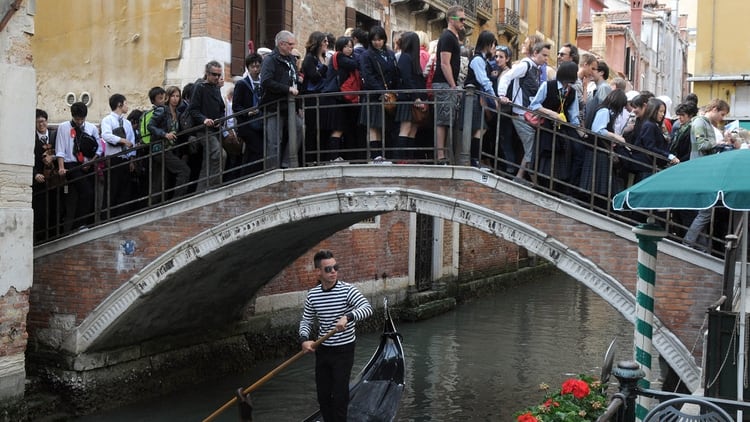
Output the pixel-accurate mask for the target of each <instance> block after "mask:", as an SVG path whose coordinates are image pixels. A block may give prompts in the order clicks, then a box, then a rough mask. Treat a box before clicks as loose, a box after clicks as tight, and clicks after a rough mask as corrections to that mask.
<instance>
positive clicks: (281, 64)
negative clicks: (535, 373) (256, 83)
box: [259, 31, 303, 168]
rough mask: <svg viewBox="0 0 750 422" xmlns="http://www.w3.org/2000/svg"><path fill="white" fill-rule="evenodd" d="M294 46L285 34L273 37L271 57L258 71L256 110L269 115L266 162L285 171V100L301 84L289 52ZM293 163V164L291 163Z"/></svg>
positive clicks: (298, 125)
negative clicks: (257, 104) (259, 109)
mask: <svg viewBox="0 0 750 422" xmlns="http://www.w3.org/2000/svg"><path fill="white" fill-rule="evenodd" d="M295 45H297V38H296V37H295V36H294V34H293V33H291V32H289V31H280V32H279V33H278V34H276V48H275V49H274V50H273V52H272V53H271V54H269V55H268V56H266V58H265V59H263V64H262V65H261V68H260V81H261V82H260V85H261V87H262V91H263V96H262V97H261V99H260V104H259V106H260V107H263V108H264V111H263V113H264V114H265V115H266V116H269V118H268V121H267V123H266V160H269V159H271V160H273V161H272V162H271V164H272V167H279V166H280V167H281V168H286V167H289V166H290V163H289V149H288V144H289V134H288V133H287V132H288V121H289V120H288V113H289V112H291V113H294V112H295V110H288V108H289V106H288V104H289V101H287V99H288V97H289V96H290V95H291V96H295V97H296V96H297V95H299V90H298V88H297V87H298V86H300V85H301V84H302V80H301V79H300V75H299V72H298V70H297V63H296V61H295V58H294V56H293V55H292V50H294V46H295ZM295 123H296V130H297V131H296V133H297V146H301V145H302V143H303V139H302V120H301V118H300V117H299V116H297V118H296V119H295ZM295 164H296V163H295Z"/></svg>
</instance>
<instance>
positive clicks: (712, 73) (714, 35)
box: [708, 0, 718, 98]
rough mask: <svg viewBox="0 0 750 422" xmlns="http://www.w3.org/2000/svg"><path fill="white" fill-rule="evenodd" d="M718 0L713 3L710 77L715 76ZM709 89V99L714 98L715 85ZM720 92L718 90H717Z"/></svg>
mask: <svg viewBox="0 0 750 422" xmlns="http://www.w3.org/2000/svg"><path fill="white" fill-rule="evenodd" d="M715 38H716V0H714V1H712V2H711V56H710V59H709V64H708V68H709V70H710V72H711V73H710V75H711V76H712V77H713V76H714V63H715V62H714V61H715V60H716V56H715V55H714V48H716V39H715ZM708 89H709V91H708V92H709V95H708V98H714V97H715V95H714V84H709V85H708ZM717 91H718V90H717Z"/></svg>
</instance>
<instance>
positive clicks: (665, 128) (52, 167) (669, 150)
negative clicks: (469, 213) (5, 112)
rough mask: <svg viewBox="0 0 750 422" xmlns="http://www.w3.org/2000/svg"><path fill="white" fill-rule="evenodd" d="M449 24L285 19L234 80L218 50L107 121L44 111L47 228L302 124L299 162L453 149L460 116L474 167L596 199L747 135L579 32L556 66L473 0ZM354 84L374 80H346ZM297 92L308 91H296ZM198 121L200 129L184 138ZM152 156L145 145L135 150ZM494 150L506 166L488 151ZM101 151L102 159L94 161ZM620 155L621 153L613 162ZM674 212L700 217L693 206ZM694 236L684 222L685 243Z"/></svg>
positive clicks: (256, 165) (238, 170)
mask: <svg viewBox="0 0 750 422" xmlns="http://www.w3.org/2000/svg"><path fill="white" fill-rule="evenodd" d="M446 22H447V28H446V29H445V30H444V31H443V32H442V34H441V35H440V37H439V38H438V39H437V40H429V39H428V36H427V34H426V33H424V32H421V31H407V32H404V33H402V34H401V35H400V37H399V39H397V40H395V41H394V42H393V44H394V48H391V47H389V42H388V37H387V33H386V31H385V29H384V28H382V27H380V26H373V27H372V28H370V30H369V32H366V31H364V30H363V29H360V28H354V29H348V30H347V31H346V32H345V34H344V35H342V36H339V37H336V36H334V35H333V34H326V33H323V32H318V31H315V32H313V33H311V34H310V35H309V37H308V39H307V42H306V43H305V46H304V54H300V50H299V48H301V46H300V45H298V43H297V37H296V36H295V34H293V33H291V32H289V31H281V32H279V33H278V34H277V35H276V37H275V40H274V41H275V42H274V46H275V48H274V49H273V50H271V49H267V48H261V49H258V51H255V52H252V53H251V54H249V55H248V56H247V57H246V58H245V61H244V68H245V73H244V75H243V76H241V77H239V76H237V77H235V78H234V79H233V80H232V81H229V82H226V83H225V82H224V67H223V66H222V65H221V64H220V63H219V62H216V61H210V62H208V63H207V64H206V66H205V69H204V75H203V76H202V77H201V78H199V79H198V80H197V81H196V82H195V83H190V84H187V85H186V86H185V87H183V88H179V87H176V86H169V87H166V88H162V87H154V88H152V89H151V90H150V91H149V99H150V101H151V103H152V108H151V109H149V110H146V111H145V112H142V111H140V110H130V109H129V106H128V102H127V99H126V98H125V96H123V95H121V94H114V95H112V96H111V97H110V98H109V106H110V109H111V113H110V114H109V115H107V116H105V117H104V118H103V119H102V121H101V122H99V124H98V125H95V124H92V123H91V122H88V121H86V116H87V112H88V110H87V108H86V105H85V104H83V103H75V104H73V105H72V106H71V108H70V112H71V120H70V121H67V122H63V123H62V124H60V125H59V127H58V128H57V130H56V131H53V130H51V129H49V128H48V127H47V113H46V112H45V111H43V110H37V114H36V142H35V148H34V153H35V166H34V176H33V188H34V203H33V206H34V212H35V232H36V233H37V238H48V237H50V236H54V235H59V234H62V233H65V232H68V231H71V230H73V229H77V228H81V227H86V226H88V225H90V224H92V223H93V221H94V215H95V214H96V213H97V212H98V210H100V209H106V210H108V211H107V213H108V215H107V217H112V216H117V215H120V214H124V213H128V212H132V211H134V210H136V209H138V208H139V207H142V206H148V205H152V204H154V203H158V202H160V201H163V200H165V199H170V198H172V197H180V196H183V195H185V194H188V193H191V192H201V191H204V190H206V189H208V188H210V187H212V186H217V185H219V184H221V183H223V182H225V181H227V180H231V179H233V178H236V177H240V176H243V175H248V174H253V173H255V172H258V171H260V170H262V169H263V168H277V167H280V168H285V167H289V166H290V157H292V156H293V155H292V154H290V152H291V151H290V148H289V142H288V140H289V135H290V134H289V133H288V132H289V130H290V128H291V129H292V130H294V131H295V135H296V139H297V140H298V142H296V145H297V146H299V148H300V150H299V151H297V154H295V155H296V156H298V157H299V160H300V163H301V164H303V165H305V164H309V163H311V162H312V163H322V162H330V161H334V162H335V161H341V160H356V159H359V160H370V161H371V162H374V163H383V162H386V161H385V160H390V161H391V162H395V163H402V162H404V163H407V162H420V160H425V161H427V160H429V161H430V162H437V163H441V164H443V163H448V162H449V161H450V160H451V157H452V155H453V152H454V151H452V150H451V148H450V143H449V142H447V140H448V137H449V136H450V132H451V130H452V128H454V127H459V128H463V130H470V133H471V144H470V159H471V165H473V166H476V167H479V168H482V169H486V170H491V171H496V172H498V173H501V174H504V175H506V176H508V177H510V178H512V179H514V180H515V181H517V182H519V183H523V184H532V182H537V183H538V182H540V181H541V180H540V179H539V178H540V177H541V178H548V179H550V180H552V179H554V180H559V181H563V182H565V183H564V184H562V185H555V184H550V186H553V188H555V189H559V190H560V191H561V193H562V194H564V195H571V196H581V195H583V196H584V197H585V198H582V199H585V200H587V201H588V200H591V198H592V196H590V195H593V198H594V202H595V203H596V202H601V204H600V205H601V206H606V201H607V199H608V198H611V196H612V195H614V194H615V193H617V192H618V191H620V190H621V189H622V188H623V187H625V186H627V185H628V184H631V183H634V182H637V181H639V180H641V179H643V178H644V177H647V176H648V175H650V174H653V172H654V171H656V170H658V169H659V168H663V167H665V166H669V165H674V164H676V163H679V162H682V161H686V160H689V159H694V158H696V157H699V156H701V155H703V154H707V153H712V152H714V151H716V150H721V149H725V148H732V147H739V144H736V143H735V142H736V141H737V138H736V137H733V136H727V137H725V134H724V133H723V132H722V131H721V130H719V127H720V126H721V124H722V122H723V120H724V118H725V117H726V115H727V114H728V112H729V105H728V104H727V103H726V102H725V101H723V100H720V99H714V100H711V101H709V102H708V103H707V104H706V105H704V106H703V107H700V106H699V101H698V98H697V97H696V96H695V95H692V94H691V95H688V96H687V97H686V99H685V101H684V102H682V103H681V104H678V105H677V106H676V107H675V108H674V109H673V108H672V103H671V100H670V99H669V98H668V97H666V96H655V95H654V94H653V93H650V92H646V91H642V92H637V91H633V90H632V88H630V87H629V83H628V82H627V81H626V80H625V79H623V78H622V77H618V76H615V75H611V74H610V70H609V67H608V66H607V64H606V62H605V61H603V60H601V59H599V58H597V57H595V56H594V55H592V54H589V53H581V54H579V50H578V48H577V47H576V46H575V45H573V44H571V43H565V44H563V45H562V46H561V47H560V48H559V51H558V52H557V65H558V66H557V68H553V67H552V66H551V65H549V64H548V60H549V56H550V54H552V52H551V47H552V46H551V44H550V43H547V42H545V41H544V39H543V38H542V37H539V36H536V35H532V36H529V37H528V38H527V39H526V40H525V41H524V43H523V44H522V45H521V48H520V51H519V52H518V57H517V60H516V61H513V52H512V51H511V49H510V48H509V47H508V46H504V45H498V41H497V39H496V37H495V35H494V34H493V33H492V32H490V31H482V32H481V33H479V34H478V36H477V41H476V45H475V46H474V47H473V48H468V47H467V46H466V43H465V28H464V22H465V15H464V10H463V9H462V7H461V6H451V7H450V8H449V9H448V10H447V11H446ZM469 87H471V88H473V89H474V90H475V92H476V93H477V95H474V96H473V97H471V98H473V99H472V101H474V104H473V108H472V109H473V110H474V113H473V114H472V116H471V121H470V122H464V121H463V114H462V113H460V107H461V104H462V98H463V93H464V92H465V89H466V88H469ZM394 90H395V91H396V92H397V94H396V95H395V96H394V98H393V100H394V101H395V102H394V103H392V104H391V103H390V100H391V99H390V98H388V97H390V95H389V94H390V92H388V91H394ZM355 91H373V93H372V94H365V95H355V94H348V92H355ZM385 92H388V93H385ZM384 93H385V94H384ZM315 94H320V95H315ZM327 94H331V95H327ZM300 95H304V97H303V98H304V101H302V100H299V101H294V99H295V98H296V97H297V96H300ZM290 99H291V101H290ZM290 105H292V107H294V110H289V108H290ZM391 105H392V106H393V107H390V106H391ZM290 112H291V115H290ZM384 113H385V115H384ZM535 114H536V117H535V116H534V115H535ZM426 116H431V117H429V118H427V117H426ZM290 117H291V120H290ZM539 117H542V118H541V119H539ZM426 120H429V123H430V124H425V123H427V121H426ZM537 120H540V121H537ZM290 122H295V124H290ZM196 127H200V128H201V132H200V135H199V136H200V137H201V139H200V140H199V141H196V139H197V137H196V138H193V139H192V140H191V138H190V137H189V136H187V135H185V136H179V135H180V134H181V133H184V131H185V130H186V129H189V128H196ZM583 129H586V130H583ZM560 133H562V134H563V135H564V136H562V137H561V136H559V134H560ZM194 135H195V134H194ZM630 145H634V146H636V147H638V148H630V147H629V146H630ZM139 146H140V148H138V147H139ZM144 146H146V147H144ZM303 146H304V150H303V149H302V148H303ZM134 147H135V148H134ZM419 147H425V148H419ZM643 150H646V151H649V152H651V154H646V153H644V152H643ZM144 155H146V156H148V157H149V159H147V160H143V159H141V160H139V159H138V158H139V157H142V156H144ZM493 156H499V157H500V158H501V159H502V163H503V164H502V165H501V166H498V165H497V164H496V163H495V164H491V163H490V160H488V157H493ZM100 157H106V160H98V161H96V164H95V165H86V164H87V163H88V162H90V161H92V160H95V159H97V158H100ZM613 157H619V158H616V160H617V162H618V163H619V165H617V166H610V165H601V163H605V162H609V161H610V160H612V159H613ZM594 163H600V164H597V165H594ZM553 173H554V174H553ZM87 175H89V176H90V177H87ZM102 175H104V177H96V176H102ZM560 186H562V187H560ZM50 187H52V188H55V189H54V190H49V189H48V188H50ZM571 187H573V188H571ZM576 188H577V189H576ZM165 189H166V190H165ZM144 198H145V199H144ZM97 205H98V206H97ZM678 218H682V219H683V220H684V221H681V223H683V224H684V225H685V226H688V225H690V221H689V220H691V219H693V216H691V215H690V214H689V213H682V214H680V215H679V216H678ZM698 218H701V219H705V216H704V215H699V216H698ZM701 221H702V220H701ZM48 229H49V230H48ZM696 238H697V235H695V233H688V238H687V239H688V241H689V242H691V243H695V242H696V241H697V240H696Z"/></svg>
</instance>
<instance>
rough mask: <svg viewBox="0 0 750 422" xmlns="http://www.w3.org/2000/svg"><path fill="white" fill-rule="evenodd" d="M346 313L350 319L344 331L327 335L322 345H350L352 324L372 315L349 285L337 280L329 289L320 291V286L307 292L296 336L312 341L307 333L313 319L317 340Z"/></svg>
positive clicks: (309, 333)
mask: <svg viewBox="0 0 750 422" xmlns="http://www.w3.org/2000/svg"><path fill="white" fill-rule="evenodd" d="M347 314H350V315H351V316H352V319H351V320H350V321H349V323H348V324H346V329H344V331H342V332H340V333H336V334H334V335H333V336H331V337H330V338H329V339H328V340H326V341H324V342H323V345H325V346H341V345H344V344H349V343H352V342H354V341H355V340H356V336H355V334H354V326H355V325H356V324H355V321H361V320H363V319H365V318H367V317H369V316H370V315H372V307H371V306H370V302H368V301H367V298H365V297H364V296H363V295H362V293H360V291H359V289H357V288H356V287H354V286H353V285H351V284H349V283H346V282H343V281H340V280H339V281H337V282H336V284H335V285H334V286H333V287H332V288H331V289H330V290H323V286H322V284H318V285H317V286H315V287H313V288H312V289H310V291H308V292H307V298H306V299H305V308H304V311H303V312H302V320H301V321H300V323H299V336H300V338H302V339H309V340H314V338H312V336H311V334H312V329H313V322H314V319H315V317H317V319H318V325H319V328H318V337H322V336H324V335H325V334H326V333H327V332H329V331H330V330H332V329H333V328H334V327H335V326H336V321H338V320H339V319H340V318H341V317H342V316H345V315H347Z"/></svg>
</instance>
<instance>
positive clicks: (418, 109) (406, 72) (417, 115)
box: [393, 31, 429, 160]
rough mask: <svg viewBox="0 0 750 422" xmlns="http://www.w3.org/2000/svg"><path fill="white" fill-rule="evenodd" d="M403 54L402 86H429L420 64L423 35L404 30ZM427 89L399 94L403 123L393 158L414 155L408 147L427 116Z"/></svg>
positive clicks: (398, 113)
mask: <svg viewBox="0 0 750 422" xmlns="http://www.w3.org/2000/svg"><path fill="white" fill-rule="evenodd" d="M400 45H401V55H400V56H399V58H398V71H399V74H400V75H401V85H400V89H404V90H409V89H425V79H424V75H423V74H422V66H421V64H420V56H419V55H420V50H419V48H420V43H419V35H417V33H416V32H411V31H409V32H404V33H403V34H402V35H401V40H400ZM425 100H427V93H426V92H402V93H400V94H399V95H398V101H399V104H398V106H397V107H396V118H395V120H396V122H398V123H400V126H399V130H398V140H397V141H396V145H395V148H394V151H393V158H395V159H399V160H408V159H411V158H413V154H412V151H404V149H405V148H408V147H410V146H412V147H413V146H414V145H415V144H416V142H415V140H414V138H415V137H416V136H417V129H419V126H420V125H421V124H424V123H425V120H427V117H426V116H427V115H428V114H429V106H428V104H427V103H426V102H425Z"/></svg>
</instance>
